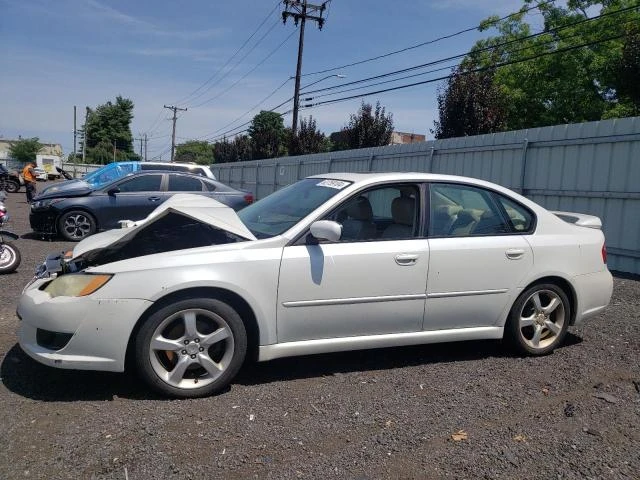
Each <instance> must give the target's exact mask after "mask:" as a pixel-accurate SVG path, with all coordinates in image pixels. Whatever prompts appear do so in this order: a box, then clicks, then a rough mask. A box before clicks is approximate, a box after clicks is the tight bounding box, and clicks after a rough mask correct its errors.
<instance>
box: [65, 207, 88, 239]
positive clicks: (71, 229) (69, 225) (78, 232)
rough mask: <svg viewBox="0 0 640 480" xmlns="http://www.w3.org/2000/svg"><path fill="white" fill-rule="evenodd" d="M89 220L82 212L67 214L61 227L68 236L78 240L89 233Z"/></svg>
mask: <svg viewBox="0 0 640 480" xmlns="http://www.w3.org/2000/svg"><path fill="white" fill-rule="evenodd" d="M91 228H92V226H91V220H90V219H89V218H88V217H87V216H86V215H85V214H83V213H75V214H73V215H68V216H67V217H66V218H65V219H64V223H63V225H62V229H63V230H64V231H65V233H66V235H67V236H68V237H69V238H72V239H74V240H80V239H82V238H84V237H86V236H87V235H89V234H90V233H91Z"/></svg>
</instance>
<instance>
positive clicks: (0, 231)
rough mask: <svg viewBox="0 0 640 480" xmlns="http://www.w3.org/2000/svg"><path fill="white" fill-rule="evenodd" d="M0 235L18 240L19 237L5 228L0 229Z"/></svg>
mask: <svg viewBox="0 0 640 480" xmlns="http://www.w3.org/2000/svg"><path fill="white" fill-rule="evenodd" d="M0 237H9V238H10V239H11V240H18V239H19V238H20V236H19V235H16V234H15V233H11V232H9V231H7V230H0Z"/></svg>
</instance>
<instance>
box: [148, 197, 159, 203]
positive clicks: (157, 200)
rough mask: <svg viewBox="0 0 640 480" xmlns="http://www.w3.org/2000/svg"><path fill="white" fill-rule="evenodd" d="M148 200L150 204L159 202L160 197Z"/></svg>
mask: <svg viewBox="0 0 640 480" xmlns="http://www.w3.org/2000/svg"><path fill="white" fill-rule="evenodd" d="M149 200H150V201H152V202H159V201H160V197H149Z"/></svg>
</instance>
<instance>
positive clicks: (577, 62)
mask: <svg viewBox="0 0 640 480" xmlns="http://www.w3.org/2000/svg"><path fill="white" fill-rule="evenodd" d="M530 3H532V0H525V5H528V4H530ZM633 5H636V2H635V1H631V0H601V1H592V0H570V1H569V2H568V3H567V4H566V6H557V5H556V4H544V5H540V6H539V13H540V14H541V16H542V20H543V23H544V26H543V31H545V32H546V33H545V34H543V35H540V36H537V37H535V38H530V39H526V40H524V37H526V36H528V35H531V34H532V33H533V31H534V30H537V28H536V29H534V28H532V27H531V26H530V25H529V24H528V23H527V22H525V21H524V14H520V15H518V16H515V17H512V18H509V19H507V20H503V21H500V22H498V23H497V24H492V23H491V22H494V21H495V20H497V19H496V18H489V19H487V20H485V21H484V22H483V23H482V24H481V28H480V30H488V29H494V30H496V31H497V34H496V35H495V36H491V37H488V38H486V39H484V40H480V41H478V42H477V43H476V44H475V46H474V47H473V48H472V50H471V52H470V53H469V55H467V57H466V58H465V59H464V60H463V62H462V63H461V67H460V70H459V72H458V73H460V74H461V75H473V74H472V73H471V72H473V71H474V70H475V69H478V68H481V69H487V68H489V69H491V67H492V66H493V65H495V64H496V63H503V62H514V61H516V62H517V61H519V60H524V59H526V58H529V57H533V56H536V55H540V54H547V55H545V56H540V57H538V58H535V59H533V60H529V61H523V62H521V63H514V64H511V65H505V66H502V67H499V68H498V69H496V70H492V69H491V70H489V71H492V72H494V73H493V75H492V79H491V83H490V85H488V86H485V87H486V88H488V89H489V91H490V92H491V95H490V98H491V100H492V101H495V102H496V103H495V108H504V121H503V122H498V124H496V125H494V127H495V128H497V129H500V130H514V129H521V128H532V127H541V126H546V125H555V124H562V123H570V122H571V123H573V122H583V121H591V120H599V119H602V118H611V117H612V116H615V115H629V114H631V115H633V114H637V111H638V110H637V108H638V104H637V100H634V99H637V98H638V89H639V88H640V87H639V86H638V85H639V83H640V82H638V78H639V77H638V65H639V60H638V55H639V54H638V51H639V49H638V37H637V36H634V35H633V33H634V32H635V33H636V34H637V33H638V32H637V28H638V27H637V25H640V13H639V12H638V10H637V9H635V10H630V11H628V12H624V13H622V14H616V15H611V16H609V17H604V18H601V19H597V20H593V21H590V22H586V23H582V24H580V25H571V24H573V23H575V22H577V21H581V20H584V19H585V18H587V17H588V15H587V10H588V11H589V12H590V15H591V16H594V13H592V12H593V11H594V10H597V11H598V12H599V14H602V13H608V12H614V11H617V10H620V9H622V8H626V7H630V6H633ZM538 18H539V17H538ZM560 27H566V28H561V29H559V30H557V31H556V29H558V28H560ZM624 33H627V34H628V35H627V36H624V37H622V38H618V39H615V40H609V41H606V42H602V43H594V44H593V45H591V46H588V47H581V48H577V49H574V50H569V51H564V52H563V51H561V50H563V49H566V48H571V47H575V46H578V45H582V44H585V43H590V42H598V41H599V40H602V39H606V38H609V37H614V36H617V35H621V34H624ZM508 42H511V43H508ZM504 43H507V44H506V45H502V44H504ZM488 47H495V48H494V49H491V50H487V48H488ZM558 51H560V52H559V53H556V52H558ZM485 71H486V70H485ZM450 83H451V82H448V85H450ZM471 83H474V82H471ZM473 91H475V92H476V93H473ZM453 92H454V93H456V94H459V93H460V92H457V91H456V89H454V90H453ZM467 93H468V94H469V95H478V96H479V97H480V98H477V99H474V102H475V103H478V104H485V103H486V96H487V93H486V91H484V90H479V89H475V90H472V89H468V91H467ZM496 95H497V97H496ZM445 96H446V95H445ZM444 100H445V103H447V102H446V100H447V99H446V98H445V99H444ZM450 103H451V104H454V103H456V102H453V101H452V102H450ZM460 105H464V102H463V103H461V104H460ZM493 110H495V109H493ZM441 113H442V112H441ZM451 117H452V118H458V119H459V120H458V121H459V122H464V114H463V112H462V111H458V112H457V113H456V114H455V115H451ZM446 122H447V120H446V119H443V118H442V117H441V118H440V120H439V122H436V131H437V130H438V126H439V125H443V124H446ZM489 123H490V124H491V122H489ZM473 125H474V124H473V123H472V124H471V125H470V126H469V125H467V126H465V125H464V124H462V125H458V126H456V127H455V128H454V130H455V131H456V132H464V134H467V135H469V134H474V133H476V130H475V127H474V126H473ZM476 126H477V125H476ZM479 131H480V132H481V131H482V129H480V130H479ZM488 131H492V130H488Z"/></svg>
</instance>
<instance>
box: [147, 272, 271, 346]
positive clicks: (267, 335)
mask: <svg viewBox="0 0 640 480" xmlns="http://www.w3.org/2000/svg"><path fill="white" fill-rule="evenodd" d="M207 288H210V289H218V290H225V291H227V292H231V293H233V294H235V295H237V296H239V297H240V298H242V299H243V300H244V301H245V302H246V303H247V305H249V308H251V310H252V311H253V315H254V316H255V319H256V324H257V325H258V332H259V339H260V341H259V343H260V345H269V344H273V343H277V332H276V328H275V327H276V322H275V306H276V298H275V296H274V297H273V301H272V305H269V307H272V308H269V310H272V311H271V312H267V311H265V309H264V308H263V306H262V302H260V301H259V300H258V299H257V298H256V297H255V296H254V295H252V294H251V293H250V292H249V291H248V290H246V289H244V288H241V287H239V286H238V285H236V284H232V283H227V282H221V281H214V280H199V281H198V280H196V281H191V282H186V283H180V284H178V285H173V286H171V287H170V288H167V289H165V290H162V291H161V292H158V293H157V294H156V295H154V296H153V297H152V298H150V300H151V301H152V302H153V303H154V304H156V303H157V302H160V301H162V299H163V298H166V297H168V296H170V295H173V294H176V293H179V292H184V291H189V290H195V289H207Z"/></svg>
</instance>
